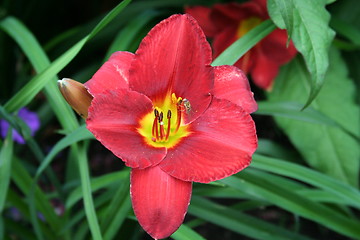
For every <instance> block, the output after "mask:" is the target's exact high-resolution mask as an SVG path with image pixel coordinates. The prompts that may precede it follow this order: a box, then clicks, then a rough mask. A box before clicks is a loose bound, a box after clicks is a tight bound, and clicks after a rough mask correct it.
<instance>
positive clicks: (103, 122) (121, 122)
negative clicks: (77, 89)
mask: <svg viewBox="0 0 360 240" xmlns="http://www.w3.org/2000/svg"><path fill="white" fill-rule="evenodd" d="M152 109H153V106H152V103H151V101H150V99H148V98H147V97H146V96H144V95H143V94H140V93H137V92H133V91H128V90H126V89H117V90H114V91H107V92H105V93H104V94H99V95H97V96H96V97H95V98H94V99H93V101H92V102H91V106H90V108H89V117H88V118H87V121H86V124H87V128H88V129H89V130H90V132H92V133H93V134H94V136H95V137H96V139H98V140H99V141H100V142H101V143H102V144H103V145H104V146H105V147H106V148H108V149H109V150H110V151H112V152H113V153H114V154H115V155H116V156H118V157H119V158H121V159H122V160H123V161H124V162H125V164H126V165H127V166H129V167H133V168H136V167H139V168H146V167H149V166H153V165H156V164H158V163H159V162H160V161H161V160H162V159H163V158H164V156H165V154H166V149H165V148H154V147H151V146H149V145H147V144H146V143H145V141H144V139H143V137H142V136H141V135H140V134H139V133H138V131H137V128H138V127H139V126H138V124H139V119H140V118H141V117H143V116H144V115H145V114H148V113H149V112H151V111H152Z"/></svg>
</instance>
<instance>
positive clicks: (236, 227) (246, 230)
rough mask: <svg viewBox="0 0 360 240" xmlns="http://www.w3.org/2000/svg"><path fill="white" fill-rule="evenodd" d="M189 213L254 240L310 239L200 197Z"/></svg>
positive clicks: (196, 197) (192, 203) (193, 201)
mask: <svg viewBox="0 0 360 240" xmlns="http://www.w3.org/2000/svg"><path fill="white" fill-rule="evenodd" d="M189 213H190V214H191V215H194V216H196V217H198V218H201V219H205V220H206V221H208V222H211V223H213V224H216V225H219V226H222V227H224V228H226V229H230V230H232V231H234V232H236V233H239V234H242V235H245V236H248V237H251V238H253V239H264V240H268V239H278V240H280V239H284V240H285V239H287V240H289V239H292V240H295V239H299V240H300V239H303V240H305V239H309V238H307V237H305V236H301V235H298V234H296V233H292V232H290V231H288V230H286V229H284V228H281V227H278V226H275V225H273V224H270V223H267V222H265V221H262V220H259V219H256V218H254V217H251V216H249V215H247V214H245V213H242V212H240V211H236V210H234V209H231V208H229V207H225V206H222V205H219V204H215V203H213V202H211V201H209V200H206V199H204V198H201V197H198V196H193V197H192V199H191V204H190V206H189Z"/></svg>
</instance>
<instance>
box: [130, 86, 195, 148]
mask: <svg viewBox="0 0 360 240" xmlns="http://www.w3.org/2000/svg"><path fill="white" fill-rule="evenodd" d="M153 104H154V111H153V112H151V113H148V114H146V115H145V116H144V117H143V118H141V119H140V122H139V123H140V124H139V125H140V127H139V128H138V129H137V130H138V132H139V133H140V135H142V136H143V137H144V140H145V142H146V143H147V144H148V145H150V146H153V147H166V148H172V147H174V146H175V145H176V144H178V143H179V142H180V140H181V139H182V138H183V137H186V136H188V135H189V134H190V133H191V132H190V131H189V125H184V122H183V114H189V112H190V111H191V105H190V101H189V100H187V99H186V98H181V97H179V98H177V97H176V95H175V93H172V94H171V95H170V94H169V95H168V97H166V99H165V100H164V101H162V102H153Z"/></svg>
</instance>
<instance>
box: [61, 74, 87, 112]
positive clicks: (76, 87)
mask: <svg viewBox="0 0 360 240" xmlns="http://www.w3.org/2000/svg"><path fill="white" fill-rule="evenodd" d="M58 87H59V89H60V92H61V94H62V95H63V97H64V98H65V100H66V101H67V102H68V104H69V105H70V106H71V107H72V108H73V109H74V110H75V111H76V112H77V113H78V114H79V115H80V116H81V117H82V118H84V119H86V118H87V116H88V108H89V106H90V103H91V100H92V99H93V97H92V96H91V95H90V93H89V92H88V91H87V89H86V88H85V86H84V85H83V84H82V83H79V82H77V81H74V80H72V79H70V78H63V79H62V80H58Z"/></svg>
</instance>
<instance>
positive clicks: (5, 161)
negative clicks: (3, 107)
mask: <svg viewBox="0 0 360 240" xmlns="http://www.w3.org/2000/svg"><path fill="white" fill-rule="evenodd" d="M12 154H13V139H12V128H11V127H10V128H9V130H8V133H7V135H6V138H5V140H4V142H3V143H2V146H1V150H0V183H1V184H0V215H1V216H2V212H3V210H4V206H5V202H6V196H7V191H8V188H9V184H10V177H11V160H12ZM0 220H1V219H0Z"/></svg>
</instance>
